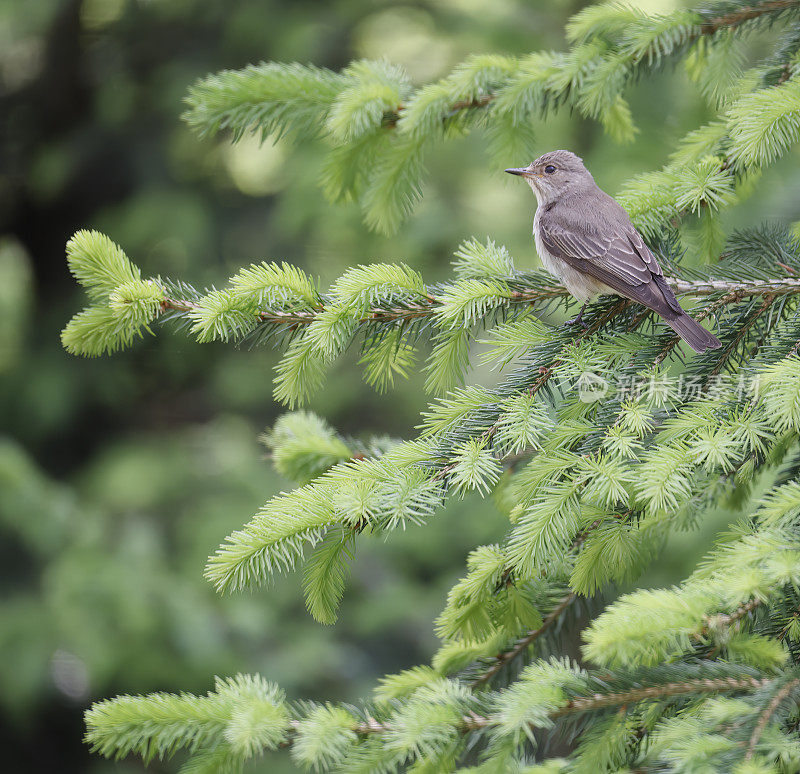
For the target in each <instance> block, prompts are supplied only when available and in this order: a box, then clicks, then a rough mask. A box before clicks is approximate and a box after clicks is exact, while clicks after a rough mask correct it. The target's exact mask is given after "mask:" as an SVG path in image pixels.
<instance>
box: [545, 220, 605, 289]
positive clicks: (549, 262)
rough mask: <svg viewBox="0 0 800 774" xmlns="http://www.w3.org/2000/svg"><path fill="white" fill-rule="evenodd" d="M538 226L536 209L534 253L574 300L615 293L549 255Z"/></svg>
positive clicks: (602, 283)
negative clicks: (536, 253) (537, 254)
mask: <svg viewBox="0 0 800 774" xmlns="http://www.w3.org/2000/svg"><path fill="white" fill-rule="evenodd" d="M538 225H539V210H538V209H537V210H536V216H535V217H534V219H533V238H534V241H535V242H536V252H538V253H539V258H540V259H541V261H542V266H544V268H545V269H547V271H549V272H550V274H552V275H553V276H554V277H556V278H557V279H559V280H560V281H561V283H562V284H563V285H564V287H565V288H566V289H567V290H568V291H569V292H570V293H571V294H572V295H573V296H575V298H577V299H578V300H579V301H590V300H591V299H592V298H594V297H595V296H604V295H608V294H615V293H616V292H617V291H616V290H614V289H613V288H610V287H609V286H608V285H606V284H605V282H601V281H600V280H598V279H595V278H594V277H592V276H590V275H588V274H583V273H582V272H579V271H576V270H575V269H573V268H572V266H570V265H569V264H568V263H567V262H566V261H564V260H562V259H561V258H559V257H558V256H555V255H553V254H552V253H549V252H548V251H547V249H546V248H545V246H544V245H543V244H542V240H541V239H540V238H539V229H538Z"/></svg>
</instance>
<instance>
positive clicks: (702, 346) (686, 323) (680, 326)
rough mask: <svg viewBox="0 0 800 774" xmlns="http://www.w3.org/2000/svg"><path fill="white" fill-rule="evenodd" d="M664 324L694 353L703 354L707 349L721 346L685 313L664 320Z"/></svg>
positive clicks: (715, 338)
mask: <svg viewBox="0 0 800 774" xmlns="http://www.w3.org/2000/svg"><path fill="white" fill-rule="evenodd" d="M664 322H665V323H666V324H667V325H669V326H670V328H672V330H674V331H675V333H677V334H678V336H680V337H681V338H682V339H683V340H684V341H685V342H686V343H687V344H688V345H689V346H690V347H691V348H692V349H693V350H694V351H695V352H705V351H706V350H707V349H717V348H719V347H721V346H722V343H721V342H720V340H719V339H718V338H717V337H716V336H714V335H712V334H710V333H709V332H708V331H707V330H706V329H705V328H704V327H703V326H702V325H700V323H699V322H697V321H696V320H695V319H694V318H692V317H690V316H689V315H688V314H686V313H684V314H682V315H679V316H678V317H676V318H675V319H673V320H666V319H665V320H664Z"/></svg>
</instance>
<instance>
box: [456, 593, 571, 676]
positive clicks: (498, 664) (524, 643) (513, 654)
mask: <svg viewBox="0 0 800 774" xmlns="http://www.w3.org/2000/svg"><path fill="white" fill-rule="evenodd" d="M577 598H578V595H577V594H576V593H575V592H574V591H571V592H570V593H569V594H567V595H566V596H565V597H564V598H563V599H561V601H560V602H559V603H558V604H557V605H556V606H555V607H554V608H553V609H552V610H551V611H550V613H549V614H548V615H547V616H546V617H545V619H544V620H543V621H542V625H541V626H540V627H539V628H538V629H534V630H533V631H530V632H528V634H526V635H525V636H524V637H523V638H522V639H521V640H520V641H519V642H518V643H517V644H516V645H515V646H514V647H513V648H511V649H510V650H507V651H505V652H504V653H499V654H498V655H497V656H495V663H494V664H492V666H491V667H490V668H489V669H487V670H486V671H485V672H484V673H483V674H482V675H481V676H480V677H478V678H476V679H475V680H473V682H472V683H471V685H470V687H471V688H473V689H474V688H479V687H480V686H481V685H484V684H486V683H488V682H489V680H491V679H492V678H493V677H494V676H495V675H496V674H497V673H498V672H499V671H500V670H501V669H502V668H503V667H504V666H505V665H506V664H508V663H510V662H511V661H513V660H514V659H515V658H517V656H519V655H520V653H522V652H523V651H524V650H525V649H526V648H527V647H528V646H529V645H531V644H532V643H533V642H535V641H536V640H538V639H539V637H541V636H542V635H543V634H544V633H545V632H546V631H547V630H548V629H549V628H550V627H551V626H552V625H553V624H554V623H555V622H556V621H557V620H558V618H559V616H560V615H561V614H562V613H563V612H564V611H565V610H566V609H567V608H568V607H569V606H570V605H571V604H572V603H573V602H574V601H575V600H576V599H577Z"/></svg>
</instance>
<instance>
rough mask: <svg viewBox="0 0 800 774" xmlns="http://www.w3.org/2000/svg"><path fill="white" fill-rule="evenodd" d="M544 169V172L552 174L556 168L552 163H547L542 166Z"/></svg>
mask: <svg viewBox="0 0 800 774" xmlns="http://www.w3.org/2000/svg"><path fill="white" fill-rule="evenodd" d="M544 171H545V172H546V173H547V174H548V175H552V174H553V172H555V171H556V168H555V167H554V166H553V165H552V164H548V165H547V166H546V167H545V168H544Z"/></svg>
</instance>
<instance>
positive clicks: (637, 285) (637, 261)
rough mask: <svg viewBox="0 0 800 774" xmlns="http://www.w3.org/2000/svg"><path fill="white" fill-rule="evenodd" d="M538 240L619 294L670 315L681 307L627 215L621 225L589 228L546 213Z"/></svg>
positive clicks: (540, 226)
mask: <svg viewBox="0 0 800 774" xmlns="http://www.w3.org/2000/svg"><path fill="white" fill-rule="evenodd" d="M626 221H627V222H626ZM612 224H613V225H612ZM539 238H540V239H541V241H542V246H543V247H544V248H545V249H546V250H547V251H548V252H549V253H550V254H551V255H554V256H555V257H557V258H561V259H562V260H563V261H565V262H566V263H568V264H569V265H570V266H572V267H573V268H574V269H577V270H578V271H581V272H583V273H584V274H589V275H590V276H592V277H595V278H596V279H599V280H600V281H601V282H604V283H605V284H606V285H608V286H609V287H610V288H612V289H614V290H616V291H617V292H618V293H619V294H620V295H623V296H625V297H626V298H630V299H632V300H634V301H638V302H639V303H640V304H644V305H645V306H648V307H650V308H651V309H655V310H656V311H658V312H659V313H661V314H665V313H666V314H667V315H668V316H672V315H674V313H676V312H678V313H680V312H682V311H683V310H682V309H681V307H680V305H679V304H678V302H677V300H676V298H675V294H674V293H673V292H672V290H671V289H670V287H669V286H668V285H667V284H666V282H665V281H664V279H663V276H662V272H661V267H660V266H659V265H658V261H657V260H656V257H655V255H653V253H652V252H651V251H650V249H649V248H648V247H647V245H646V244H645V243H644V240H643V239H642V237H641V235H640V234H639V232H638V231H636V229H635V228H634V227H633V225H632V224H631V223H630V221H628V220H627V216H626V218H625V221H622V223H620V222H619V221H618V219H616V218H615V219H613V220H610V221H609V222H607V223H603V224H599V228H598V229H596V230H594V229H593V230H591V231H590V230H587V228H586V226H585V224H583V223H578V222H576V223H574V224H571V223H569V222H565V221H564V219H563V215H562V216H561V217H559V216H558V215H555V214H551V213H544V215H543V217H541V218H540V219H539ZM668 310H671V311H672V315H669V312H668Z"/></svg>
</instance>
